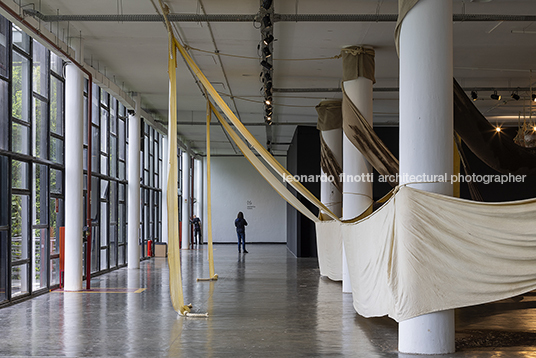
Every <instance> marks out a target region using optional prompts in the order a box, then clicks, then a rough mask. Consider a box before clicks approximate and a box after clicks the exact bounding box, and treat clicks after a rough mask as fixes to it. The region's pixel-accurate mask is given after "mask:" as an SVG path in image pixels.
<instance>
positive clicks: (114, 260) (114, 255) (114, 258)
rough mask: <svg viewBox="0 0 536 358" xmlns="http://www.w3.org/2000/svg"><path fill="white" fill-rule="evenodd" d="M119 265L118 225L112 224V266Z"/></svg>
mask: <svg viewBox="0 0 536 358" xmlns="http://www.w3.org/2000/svg"><path fill="white" fill-rule="evenodd" d="M116 266H117V225H112V226H110V267H116Z"/></svg>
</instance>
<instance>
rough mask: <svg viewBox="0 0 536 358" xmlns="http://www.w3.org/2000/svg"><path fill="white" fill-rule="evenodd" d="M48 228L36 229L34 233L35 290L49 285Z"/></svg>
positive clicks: (33, 283)
mask: <svg viewBox="0 0 536 358" xmlns="http://www.w3.org/2000/svg"><path fill="white" fill-rule="evenodd" d="M46 236H47V229H34V230H33V235H32V262H33V265H34V266H33V273H34V274H33V280H32V288H33V290H34V291H35V290H38V289H40V288H42V287H46V286H47V269H46V267H47V262H46V257H47V251H46Z"/></svg>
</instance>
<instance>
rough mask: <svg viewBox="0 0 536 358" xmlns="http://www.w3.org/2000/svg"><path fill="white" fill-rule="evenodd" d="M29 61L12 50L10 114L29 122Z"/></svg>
mask: <svg viewBox="0 0 536 358" xmlns="http://www.w3.org/2000/svg"><path fill="white" fill-rule="evenodd" d="M29 66H30V63H29V61H28V59H26V58H25V57H22V56H21V55H19V54H18V53H16V52H13V64H12V71H13V72H12V95H11V98H12V103H13V105H12V108H11V115H12V116H13V117H15V118H18V119H20V120H23V121H25V122H30V94H31V93H30V68H29Z"/></svg>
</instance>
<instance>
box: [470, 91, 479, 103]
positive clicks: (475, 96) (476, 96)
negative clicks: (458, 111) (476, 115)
mask: <svg viewBox="0 0 536 358" xmlns="http://www.w3.org/2000/svg"><path fill="white" fill-rule="evenodd" d="M471 98H472V99H473V102H474V101H476V100H477V99H478V93H476V91H471Z"/></svg>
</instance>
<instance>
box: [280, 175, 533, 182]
mask: <svg viewBox="0 0 536 358" xmlns="http://www.w3.org/2000/svg"><path fill="white" fill-rule="evenodd" d="M525 178H526V175H513V174H497V175H492V174H486V175H480V174H478V175H477V174H472V175H463V174H452V175H449V174H447V173H445V174H425V173H423V174H418V175H409V174H402V175H399V174H396V175H378V176H377V178H376V180H377V181H378V182H379V183H389V182H397V183H400V182H402V183H451V184H453V183H468V182H473V183H483V184H490V183H499V184H504V183H522V182H524V181H525ZM284 179H285V181H287V182H290V181H299V182H301V183H316V182H321V183H333V182H334V181H335V177H334V176H333V175H326V174H320V175H294V176H292V175H286V176H285V178H284ZM339 180H340V181H341V182H342V183H359V182H365V183H372V182H373V181H374V176H373V175H372V174H371V173H368V174H361V175H347V174H344V173H342V174H340V175H339Z"/></svg>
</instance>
